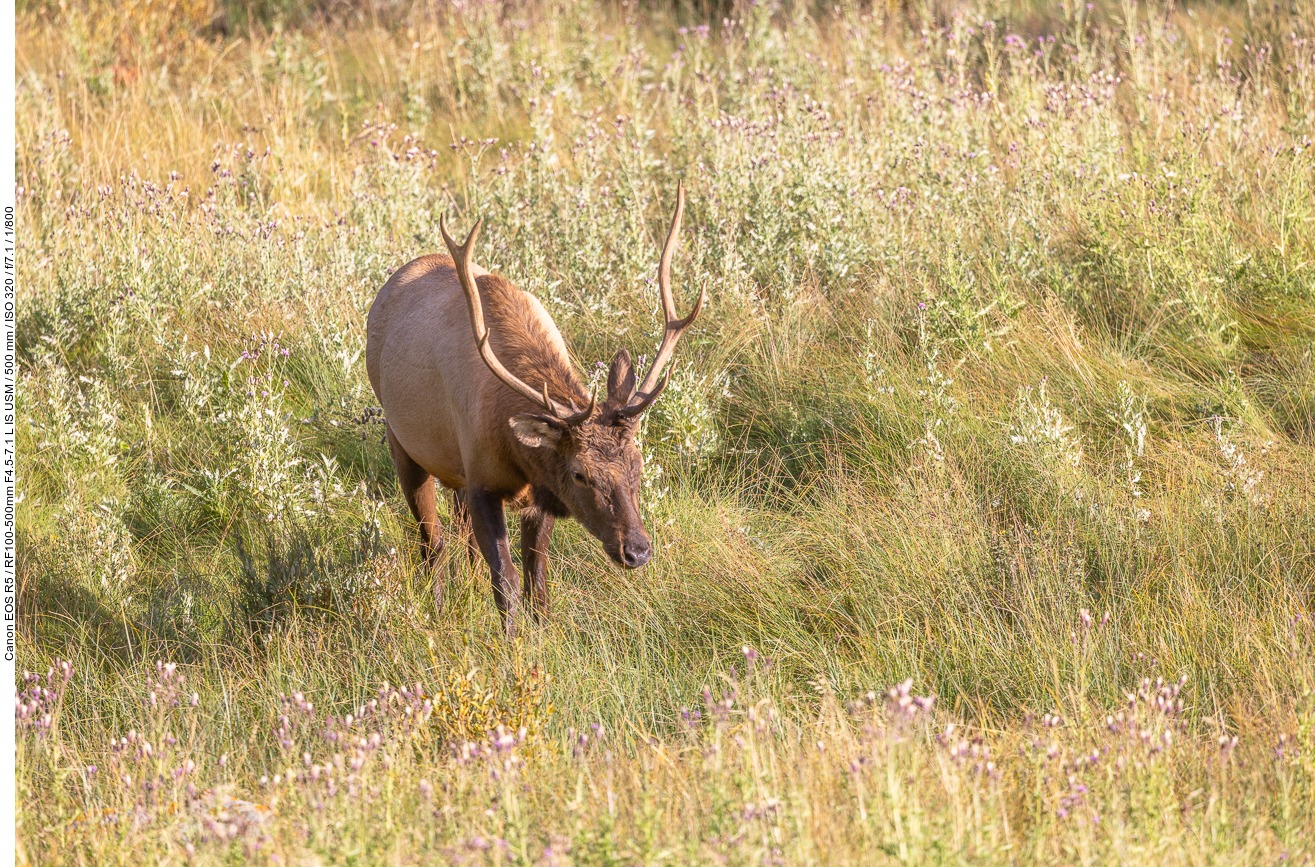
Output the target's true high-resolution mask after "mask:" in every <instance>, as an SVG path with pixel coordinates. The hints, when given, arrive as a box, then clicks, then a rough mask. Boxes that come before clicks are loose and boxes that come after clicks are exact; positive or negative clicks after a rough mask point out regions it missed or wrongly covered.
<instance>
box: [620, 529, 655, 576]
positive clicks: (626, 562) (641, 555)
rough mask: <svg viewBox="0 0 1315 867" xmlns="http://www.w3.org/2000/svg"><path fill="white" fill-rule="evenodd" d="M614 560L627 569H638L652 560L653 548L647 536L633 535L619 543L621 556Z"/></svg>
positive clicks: (641, 534)
mask: <svg viewBox="0 0 1315 867" xmlns="http://www.w3.org/2000/svg"><path fill="white" fill-rule="evenodd" d="M616 559H617V562H618V563H619V564H620V565H622V566H624V567H625V568H627V569H638V568H639V567H640V566H643V565H645V564H646V563H648V561H649V560H651V559H653V546H652V545H651V544H650V543H649V541H648V536H646V535H644V534H643V533H635V534H633V535H632V536H631V537H630V538H629V539H627V540H626V541H624V542H622V543H621V556H620V557H619V558H616Z"/></svg>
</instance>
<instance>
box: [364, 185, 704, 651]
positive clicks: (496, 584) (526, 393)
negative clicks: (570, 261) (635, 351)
mask: <svg viewBox="0 0 1315 867" xmlns="http://www.w3.org/2000/svg"><path fill="white" fill-rule="evenodd" d="M684 211H685V191H684V187H683V185H682V186H677V188H676V210H675V213H674V215H673V216H672V218H671V229H670V231H669V232H668V233H667V239H666V242H665V243H664V244H663V246H662V256H661V259H660V260H659V265H658V293H659V295H660V296H661V300H662V311H663V316H664V319H665V326H664V330H663V336H662V342H661V345H660V346H659V348H658V351H657V356H656V357H655V358H654V360H653V365H652V367H650V368H649V370H648V373H647V374H646V375H645V376H644V380H643V382H641V383H640V384H639V386H638V387H636V385H635V369H634V366H633V364H632V363H631V360H630V353H629V352H627V351H626V350H625V349H622V350H620V351H619V352H617V354H616V356H615V357H613V359H612V363H611V366H610V367H609V369H608V373H607V397H606V399H605V400H604V401H603V402H602V403H601V404H599V403H598V401H597V392H596V390H595V393H594V394H588V393H587V392H586V390H585V388H584V386H583V385H582V384H581V381H580V378H579V377H578V376H577V375H576V373H575V371H574V369H573V366H572V364H571V362H570V360H569V356H568V355H567V351H566V344H565V343H564V342H563V341H562V335H561V332H559V331H558V330H557V325H556V324H555V323H554V322H553V320H552V318H551V317H550V316H549V315H548V312H547V311H546V310H545V309H544V308H543V305H542V304H540V303H539V301H538V300H537V299H535V298H534V297H533V296H532V295H530V294H528V293H526V292H524V291H522V290H521V289H518V288H517V287H516V286H514V285H513V284H512V283H511V282H510V281H508V280H506V279H504V278H503V277H500V276H498V275H497V274H491V273H489V272H488V271H485V270H484V269H482V268H479V267H478V266H476V265H474V264H473V263H472V261H471V252H472V250H473V248H474V245H475V241H476V239H477V238H478V237H479V232H480V228H481V226H482V225H483V220H480V221H479V222H477V223H476V224H475V227H474V228H473V229H471V231H470V234H469V235H468V236H467V237H466V240H465V243H462V244H457V242H456V241H455V240H453V238H452V236H451V235H449V234H448V230H447V222H446V218H444V217H440V218H439V230H440V231H441V232H442V235H443V241H444V242H445V243H446V244H447V249H448V252H449V253H450V254H451V255H450V256H442V255H430V256H423V257H421V258H419V259H416V260H414V261H412V262H410V263H409V264H407V265H406V266H404V267H403V268H401V269H400V270H398V271H397V272H396V273H394V274H393V275H392V276H391V277H390V278H389V279H388V282H386V283H385V284H384V285H383V287H382V288H381V289H380V290H379V294H378V296H376V298H375V300H374V303H373V304H372V305H371V306H370V313H369V318H368V320H367V337H366V344H365V355H366V367H367V369H368V372H369V375H370V385H371V386H372V387H373V388H374V393H375V396H376V397H377V398H378V400H379V403H380V405H381V406H382V407H383V410H384V415H385V418H386V420H387V439H388V445H389V448H390V450H391V451H392V456H393V464H394V466H395V468H396V469H397V479H398V482H400V484H401V488H402V494H403V495H404V496H405V497H406V502H407V505H408V506H410V508H411V514H412V515H414V516H415V519H416V521H417V523H418V524H419V525H420V541H421V545H422V548H423V552H424V560H425V563H426V565H432V564H434V563H435V562H436V561H437V559H438V557H439V556H440V555H441V553H442V551H443V548H444V539H443V530H442V527H441V526H440V525H439V521H438V514H437V505H436V499H435V492H434V480H435V479H437V480H438V482H439V483H440V484H441V485H442V486H443V487H445V488H449V489H451V490H452V491H453V511H452V514H453V518H454V519H455V520H456V522H457V523H464V522H465V520H466V519H468V521H469V527H468V531H469V532H470V533H471V534H472V535H473V545H472V544H470V543H471V541H472V540H471V539H470V537H467V542H468V545H469V546H470V551H471V554H470V556H471V558H472V560H473V559H474V546H475V545H477V546H478V550H479V551H480V553H482V554H483V556H484V560H485V561H486V562H487V563H488V566H489V571H490V572H491V573H492V578H493V598H494V600H495V601H496V603H497V606H498V611H499V613H500V615H501V617H502V622H503V626H504V628H505V629H506V631H507V634H508V635H509V636H510V635H513V634H514V633H515V631H516V628H517V622H518V620H519V617H520V606H521V595H522V588H521V587H520V586H519V582H518V581H517V576H516V567H515V565H514V564H513V563H512V559H511V547H510V545H509V543H508V539H507V525H506V517H505V512H504V510H505V509H506V508H508V507H510V508H511V509H512V510H520V512H521V569H522V572H523V573H524V591H523V592H524V595H525V596H528V597H529V598H530V601H531V607H532V611H533V614H534V617H535V619H536V620H537V619H540V618H545V617H546V616H547V614H548V609H549V602H548V584H547V555H548V540H549V536H550V535H551V533H552V528H553V523H554V521H556V519H558V518H566V517H571V518H575V519H576V520H577V521H579V522H580V523H581V524H583V525H584V527H585V529H586V530H588V531H589V532H590V533H592V534H593V535H594V536H595V537H596V538H597V539H598V540H599V541H600V542H602V545H603V550H604V551H606V553H607V555H608V557H610V558H611V559H612V560H613V561H614V562H615V563H616V564H617V565H619V566H621V567H623V568H626V569H638V568H639V567H641V566H643V565H644V564H646V563H648V561H649V560H650V559H651V558H652V555H653V549H652V545H651V544H650V542H649V537H648V533H647V532H646V531H645V529H644V522H643V520H642V519H641V518H640V514H639V484H640V472H641V470H642V467H643V458H642V456H641V455H640V452H639V449H638V447H637V446H636V445H635V431H636V428H637V426H638V424H639V419H640V415H641V414H642V413H643V412H644V411H645V410H646V409H648V408H649V407H650V406H652V405H653V401H655V400H657V398H658V395H660V394H661V393H662V389H663V388H665V387H666V384H667V382H668V380H669V379H670V378H671V371H670V370H667V372H666V374H665V376H664V375H663V370H664V368H667V366H668V363H669V362H670V361H671V358H672V355H673V354H674V352H675V350H676V344H677V343H679V341H680V338H681V336H682V335H683V334H684V333H685V332H686V331H687V330H688V329H689V327H690V325H691V324H693V322H694V320H695V319H697V318H698V315H699V311H700V310H702V309H703V304H704V302H705V301H706V300H707V290H706V288H705V289H704V290H703V291H701V292H700V293H699V299H698V301H697V302H696V303H695V304H694V307H693V309H692V310H691V312H690V313H689V315H688V316H686V317H684V318H683V319H682V318H679V317H678V316H677V313H676V303H675V299H674V298H673V297H672V293H671V257H672V254H673V253H674V251H675V248H676V241H677V238H678V236H679V233H680V221H681V217H682V215H683V214H684ZM434 581H435V589H434V592H435V600H436V601H437V602H441V598H442V597H441V594H442V587H441V582H440V579H439V578H438V576H437V574H435V577H434Z"/></svg>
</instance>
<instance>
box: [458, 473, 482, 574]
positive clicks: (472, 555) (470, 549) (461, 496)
mask: <svg viewBox="0 0 1315 867" xmlns="http://www.w3.org/2000/svg"><path fill="white" fill-rule="evenodd" d="M451 523H452V530H453V532H455V533H457V534H458V535H461V536H465V537H466V557H467V559H469V560H470V565H471V567H472V568H473V567H474V565H475V563H476V562H477V561H478V560H479V543H478V542H476V541H475V530H474V528H473V527H472V526H471V523H470V506H469V505H468V504H467V502H466V492H465V491H464V490H462V489H460V488H458V489H457V490H455V491H453V492H452V522H451Z"/></svg>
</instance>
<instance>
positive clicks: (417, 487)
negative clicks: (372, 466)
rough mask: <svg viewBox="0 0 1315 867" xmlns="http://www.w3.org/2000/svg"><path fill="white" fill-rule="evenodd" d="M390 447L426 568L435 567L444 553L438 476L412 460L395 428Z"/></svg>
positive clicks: (391, 433)
mask: <svg viewBox="0 0 1315 867" xmlns="http://www.w3.org/2000/svg"><path fill="white" fill-rule="evenodd" d="M388 448H389V450H390V451H391V452H392V453H393V466H394V467H395V468H396V469H397V481H398V483H399V484H400V485H401V486H402V496H404V497H406V504H407V505H408V506H410V507H411V514H412V515H414V516H415V519H416V522H417V523H418V524H419V525H420V542H421V544H422V545H423V546H424V555H425V565H427V566H431V565H433V564H434V562H435V561H437V560H438V557H439V555H440V554H442V553H443V527H442V525H441V524H439V523H438V504H437V501H436V500H435V499H434V477H433V476H431V475H429V473H427V472H425V470H424V469H423V468H422V467H421V466H420V465H419V464H417V463H416V462H415V461H413V460H411V456H410V455H408V454H407V453H406V451H405V450H404V449H403V448H402V444H401V443H399V442H398V441H397V437H396V436H394V435H393V429H392V428H391V427H389V428H388ZM434 580H435V581H437V580H438V579H437V578H435V579H434ZM434 592H435V594H437V593H438V590H437V589H435V591H434Z"/></svg>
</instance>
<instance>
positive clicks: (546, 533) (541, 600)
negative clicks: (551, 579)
mask: <svg viewBox="0 0 1315 867" xmlns="http://www.w3.org/2000/svg"><path fill="white" fill-rule="evenodd" d="M555 520H556V519H555V518H553V516H552V515H550V514H548V513H547V512H545V511H543V510H542V509H536V508H534V507H530V508H528V509H526V510H525V512H524V513H523V514H522V515H521V572H522V573H524V579H525V589H524V593H525V595H526V596H528V597H529V600H530V610H531V611H532V612H534V619H535V620H536V621H538V622H542V621H544V620H547V619H548V541H549V540H550V539H551V538H552V525H553V522H554V521H555Z"/></svg>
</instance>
